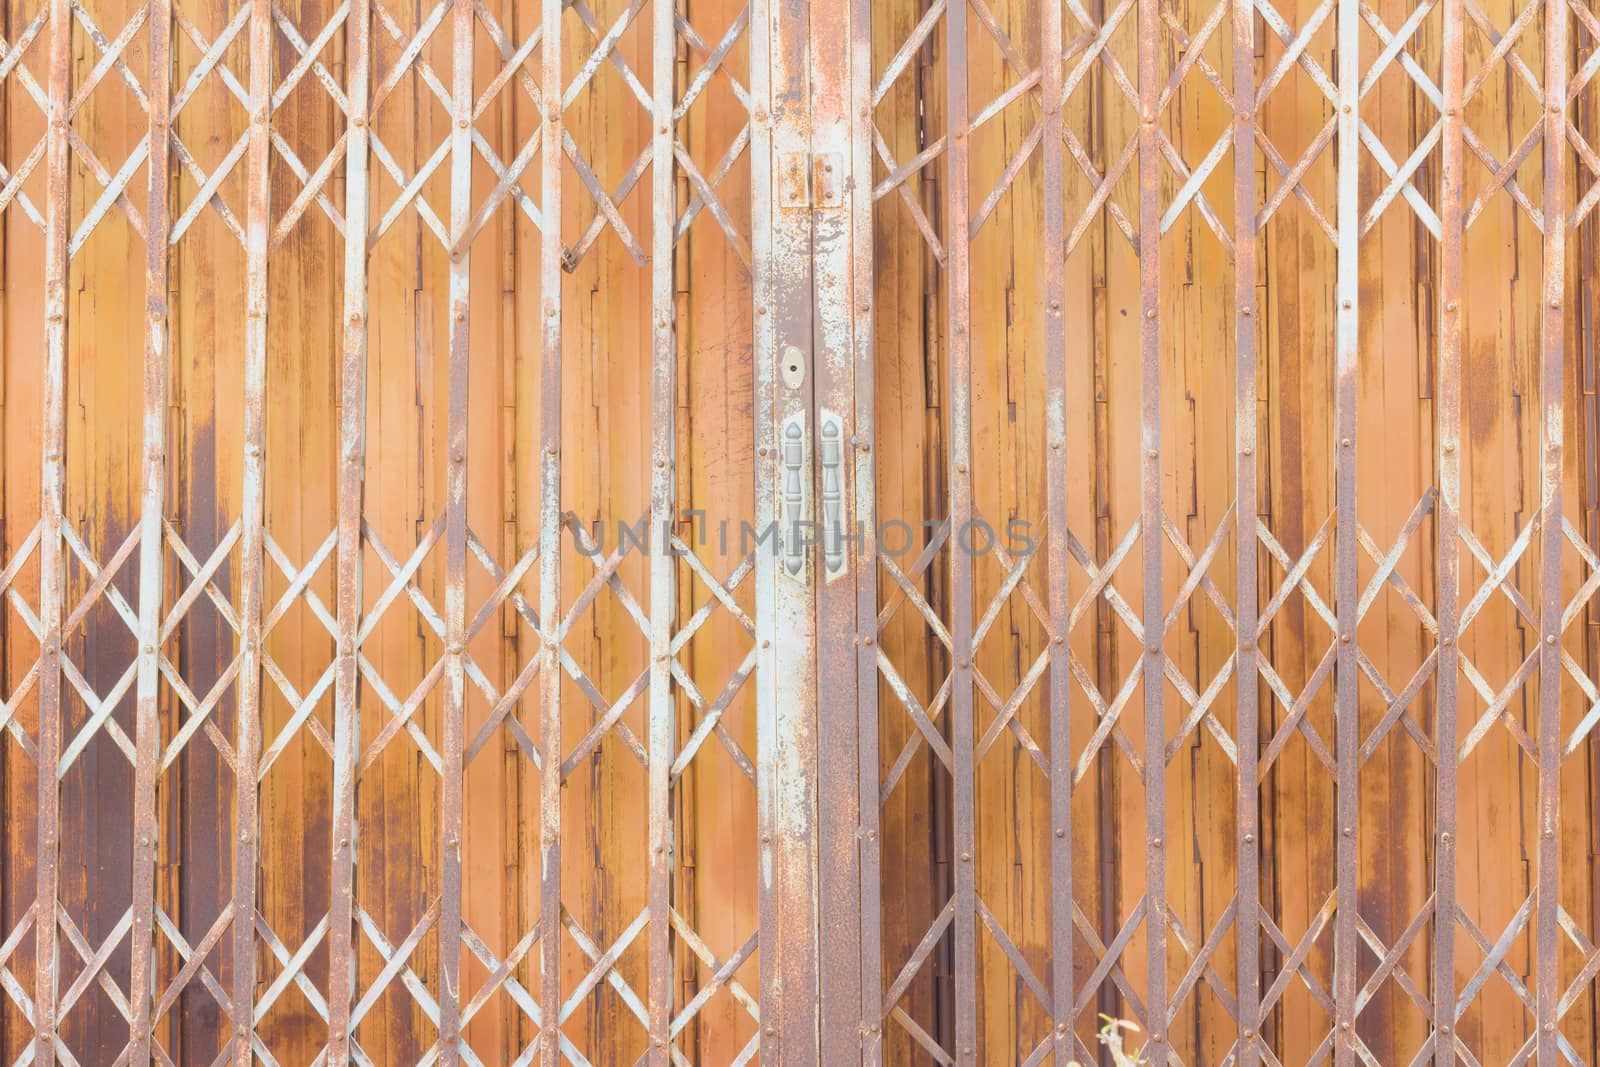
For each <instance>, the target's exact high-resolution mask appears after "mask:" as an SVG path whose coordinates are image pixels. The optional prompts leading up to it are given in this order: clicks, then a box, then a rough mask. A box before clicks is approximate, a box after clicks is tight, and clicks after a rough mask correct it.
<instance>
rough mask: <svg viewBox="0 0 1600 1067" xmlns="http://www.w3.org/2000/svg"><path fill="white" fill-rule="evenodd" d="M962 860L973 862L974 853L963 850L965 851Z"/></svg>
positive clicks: (963, 861)
mask: <svg viewBox="0 0 1600 1067" xmlns="http://www.w3.org/2000/svg"><path fill="white" fill-rule="evenodd" d="M961 862H962V863H971V862H972V853H970V852H963V853H962V854H961Z"/></svg>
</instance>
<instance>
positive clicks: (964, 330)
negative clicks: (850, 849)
mask: <svg viewBox="0 0 1600 1067" xmlns="http://www.w3.org/2000/svg"><path fill="white" fill-rule="evenodd" d="M945 20H946V24H945V32H946V50H945V79H946V85H945V89H946V94H947V95H946V121H947V122H948V123H949V128H950V144H949V147H948V149H947V150H946V159H947V161H948V168H947V170H946V176H945V187H946V201H945V220H946V224H945V243H946V253H947V260H946V263H945V281H946V284H947V285H948V286H949V290H948V292H949V307H948V308H947V309H946V310H947V314H948V322H949V336H948V338H947V341H946V343H947V345H948V347H949V351H950V368H949V374H950V385H949V403H950V493H949V497H950V547H949V550H950V588H951V595H950V637H951V648H952V653H953V655H954V657H955V658H954V662H953V663H952V664H951V673H952V681H951V690H950V731H951V751H952V754H953V755H954V757H955V759H954V761H953V780H952V783H951V784H952V802H953V808H954V812H953V815H954V837H955V840H954V845H955V852H956V860H957V862H956V871H955V917H954V919H953V920H952V927H953V929H954V936H955V955H954V959H953V961H952V965H953V967H954V970H955V1024H956V1025H955V1039H956V1047H955V1061H956V1062H957V1063H961V1064H969V1063H976V1062H977V1053H978V1049H977V1044H978V984H977V978H978V974H977V971H978V957H977V941H978V929H977V922H978V920H977V915H978V887H977V875H976V870H975V868H976V866H977V856H976V852H977V833H976V827H975V821H976V812H975V810H974V807H975V796H974V793H975V783H974V778H975V772H976V767H975V766H974V762H975V759H976V750H975V746H974V740H975V739H974V737H973V690H974V685H973V675H972V627H973V621H972V605H973V593H972V555H971V553H970V552H968V551H966V549H965V547H964V546H965V545H966V544H969V543H970V539H971V537H972V536H973V534H972V518H973V511H972V363H971V360H972V345H971V338H970V336H969V325H970V321H971V310H972V309H971V260H970V253H971V242H970V240H969V232H970V231H969V222H968V220H969V219H970V218H971V209H970V206H969V201H970V189H969V186H970V183H971V176H970V175H969V173H968V144H967V132H968V131H967V126H968V120H969V117H970V116H969V115H968V104H967V46H968V39H967V0H954V2H953V3H951V5H950V7H949V8H948V9H947V10H946V12H945Z"/></svg>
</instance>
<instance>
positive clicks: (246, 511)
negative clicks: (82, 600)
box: [230, 0, 273, 1067]
mask: <svg viewBox="0 0 1600 1067" xmlns="http://www.w3.org/2000/svg"><path fill="white" fill-rule="evenodd" d="M245 33H246V36H247V40H248V42H249V57H250V69H249V82H248V86H249V97H248V101H247V103H246V114H247V121H248V122H249V133H248V134H247V138H248V147H247V149H246V151H247V153H248V154H247V157H246V172H245V190H246V199H245V260H246V262H245V278H246V286H245V294H244V313H245V367H244V420H243V421H244V501H243V507H242V509H241V511H240V516H239V520H240V524H241V527H242V532H241V534H240V537H239V551H240V563H239V568H240V577H239V587H240V588H239V621H240V630H239V676H238V703H237V717H236V720H235V723H236V725H235V726H234V735H233V738H234V765H233V771H234V801H233V804H234V834H235V843H234V848H233V927H232V934H233V957H232V962H233V991H232V997H231V1002H230V1006H231V1009H232V1012H231V1014H232V1016H233V1062H234V1064H235V1067H249V1065H250V1064H253V1063H254V1062H255V1058H256V1049H255V1042H256V1033H255V1030H256V944H257V941H256V915H257V901H256V888H257V886H256V881H257V878H256V872H257V861H258V858H259V854H260V839H261V825H260V820H259V800H260V782H259V780H258V775H257V767H258V765H259V762H260V758H261V707H262V701H261V696H262V692H261V690H262V685H261V683H262V677H263V673H264V664H263V662H262V641H263V636H264V631H263V626H262V621H263V615H264V613H265V611H264V601H265V598H266V590H265V581H266V576H265V573H264V569H265V566H266V491H267V490H266V476H267V463H266V447H267V427H266V421H267V257H268V249H267V238H268V232H267V231H268V228H269V227H270V225H271V197H272V185H271V176H270V174H269V172H268V167H269V163H270V159H269V155H270V153H271V150H272V33H273V27H272V4H271V0H251V3H250V21H249V25H248V26H247V27H246V30H245Z"/></svg>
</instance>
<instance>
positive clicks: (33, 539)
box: [0, 523, 44, 763]
mask: <svg viewBox="0 0 1600 1067" xmlns="http://www.w3.org/2000/svg"><path fill="white" fill-rule="evenodd" d="M43 530H44V525H43V523H35V524H34V527H33V529H32V530H30V531H28V534H27V536H26V537H24V538H23V539H22V543H21V544H20V545H18V546H17V551H16V554H15V555H14V556H12V557H11V562H9V563H7V564H6V565H5V567H4V568H0V598H4V600H5V601H7V602H9V603H10V604H11V605H12V607H13V609H14V610H15V611H16V612H17V614H18V615H20V616H21V617H22V619H23V624H24V625H25V626H27V627H28V629H29V632H31V633H32V634H33V635H34V637H36V638H37V637H38V636H39V635H40V627H39V621H38V616H37V615H36V614H35V613H34V611H33V609H32V607H30V606H29V604H28V602H27V601H26V600H24V599H23V597H22V594H21V592H20V591H19V590H18V589H17V588H16V585H15V583H16V579H17V575H18V574H19V573H21V571H22V568H23V567H24V566H26V565H27V562H28V560H29V559H31V558H32V556H33V553H34V550H35V549H37V548H38V547H39V539H40V537H41V536H42V534H43ZM29 619H32V622H29V621H28V620H29ZM38 678H39V661H38V658H37V657H35V658H34V662H33V663H32V664H31V665H29V667H28V669H27V671H25V672H24V673H23V675H22V677H21V678H20V679H18V680H17V682H16V684H15V685H14V686H13V687H12V689H11V692H10V694H9V695H7V696H5V697H0V731H3V732H5V733H9V734H10V735H11V738H12V740H13V741H15V742H16V744H17V747H18V748H20V749H22V751H23V753H24V754H26V755H27V757H28V759H29V761H31V762H33V763H37V762H38V760H39V756H38V752H37V751H36V750H35V748H34V746H33V741H32V739H30V738H29V737H28V733H27V731H26V730H24V729H23V728H22V724H21V723H19V722H18V721H17V709H18V708H19V707H20V706H21V704H22V702H23V700H24V699H26V698H27V695H28V693H29V692H30V691H32V689H33V686H34V683H35V682H36V681H38Z"/></svg>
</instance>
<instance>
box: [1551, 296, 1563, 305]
mask: <svg viewBox="0 0 1600 1067" xmlns="http://www.w3.org/2000/svg"><path fill="white" fill-rule="evenodd" d="M1550 306H1551V307H1553V308H1558V307H1560V306H1561V298H1560V297H1559V296H1552V297H1551V298H1550Z"/></svg>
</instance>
